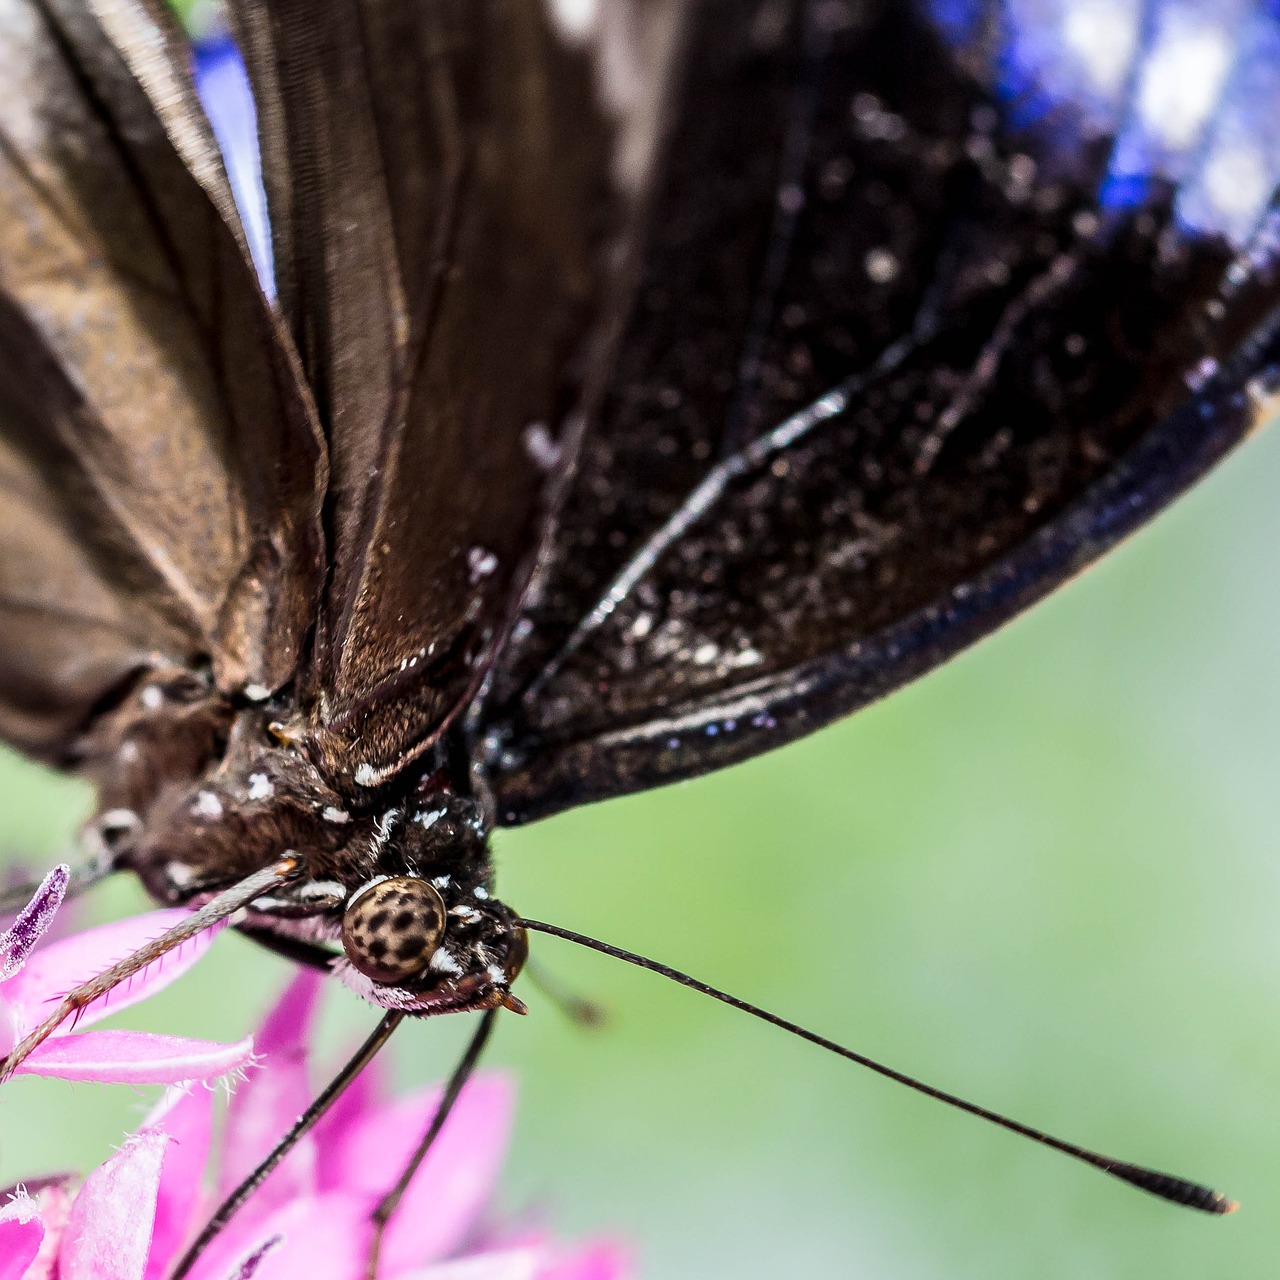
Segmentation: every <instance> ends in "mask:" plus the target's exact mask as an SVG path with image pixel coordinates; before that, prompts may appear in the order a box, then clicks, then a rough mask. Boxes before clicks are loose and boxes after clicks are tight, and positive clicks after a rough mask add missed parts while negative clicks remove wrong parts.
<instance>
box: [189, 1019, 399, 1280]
mask: <svg viewBox="0 0 1280 1280" xmlns="http://www.w3.org/2000/svg"><path fill="white" fill-rule="evenodd" d="M403 1020H404V1014H403V1013H401V1012H400V1011H399V1010H396V1009H392V1010H391V1011H390V1012H389V1013H387V1014H385V1015H384V1016H383V1018H382V1019H381V1021H380V1022H379V1023H378V1025H377V1026H376V1027H374V1029H373V1031H372V1032H371V1033H370V1035H369V1038H368V1039H367V1040H366V1041H365V1042H364V1044H362V1045H361V1046H360V1048H358V1049H357V1050H356V1051H355V1053H354V1054H353V1055H352V1057H351V1059H350V1061H348V1062H347V1063H346V1064H345V1065H344V1066H343V1068H342V1070H341V1071H339V1072H338V1074H337V1075H336V1076H334V1078H333V1079H332V1080H330V1081H329V1083H328V1085H326V1086H325V1089H324V1091H323V1092H322V1093H321V1094H320V1095H319V1097H317V1098H316V1100H315V1101H314V1102H313V1103H312V1104H311V1105H310V1106H309V1107H308V1108H307V1109H306V1110H305V1111H304V1112H303V1113H302V1114H301V1115H300V1116H299V1117H298V1118H297V1119H296V1120H295V1121H294V1122H293V1124H292V1125H290V1127H289V1130H288V1132H287V1133H285V1134H284V1136H283V1137H281V1139H280V1141H279V1142H277V1143H276V1145H275V1146H274V1147H272V1148H271V1150H270V1151H268V1152H267V1154H266V1155H265V1156H264V1157H263V1158H262V1161H261V1163H260V1164H259V1165H258V1167H257V1168H256V1169H254V1170H253V1171H252V1172H251V1173H250V1174H249V1176H248V1177H247V1178H245V1180H244V1181H243V1182H242V1183H241V1184H240V1185H239V1186H238V1187H237V1188H236V1189H235V1190H234V1191H233V1192H232V1193H231V1194H230V1195H229V1196H228V1197H227V1198H226V1199H225V1200H224V1201H223V1202H222V1203H221V1204H220V1205H219V1206H218V1207H217V1209H216V1210H215V1211H214V1214H213V1217H211V1218H210V1219H209V1221H208V1222H207V1223H205V1225H204V1229H203V1230H202V1231H201V1232H200V1234H199V1235H198V1236H196V1238H195V1240H194V1241H193V1242H192V1244H191V1247H190V1248H189V1249H188V1250H187V1251H186V1253H184V1254H183V1255H182V1257H181V1258H180V1259H179V1260H178V1265H177V1266H176V1267H175V1268H174V1269H173V1272H172V1274H171V1275H170V1277H169V1280H183V1277H184V1276H185V1275H186V1274H187V1273H188V1272H189V1271H190V1270H191V1268H192V1267H194V1266H195V1264H196V1263H197V1262H199V1261H200V1255H201V1254H202V1253H203V1252H204V1251H205V1250H206V1249H207V1248H208V1247H209V1245H210V1244H211V1243H212V1242H213V1240H214V1239H215V1238H216V1237H217V1235H218V1233H219V1232H220V1231H221V1230H222V1229H223V1227H225V1226H226V1225H227V1223H228V1222H230V1221H231V1219H232V1218H233V1217H235V1215H236V1214H237V1213H239V1211H240V1209H241V1208H242V1207H243V1205H244V1202H245V1201H246V1200H248V1198H249V1197H250V1196H251V1195H253V1193H254V1192H255V1191H256V1190H257V1189H258V1188H259V1187H260V1186H261V1185H262V1184H263V1182H265V1181H266V1179H267V1177H268V1176H269V1175H270V1173H271V1171H272V1170H273V1169H274V1168H275V1167H276V1165H278V1164H279V1163H280V1161H281V1160H283V1159H284V1158H285V1156H287V1155H288V1154H289V1152H290V1151H292V1150H293V1148H294V1147H296V1146H297V1145H298V1142H299V1141H300V1140H301V1139H302V1138H304V1137H305V1136H306V1135H307V1134H308V1133H309V1132H310V1131H311V1130H312V1129H313V1128H314V1127H315V1125H316V1123H317V1121H319V1120H320V1118H321V1117H322V1116H323V1115H324V1113H325V1112H326V1111H328V1110H329V1108H330V1107H331V1106H333V1104H334V1103H335V1102H336V1101H337V1100H338V1097H339V1096H340V1095H341V1094H342V1092H343V1091H344V1090H345V1089H346V1087H347V1086H348V1085H349V1084H350V1083H351V1082H352V1081H353V1080H354V1079H355V1078H356V1076H358V1075H359V1074H360V1072H362V1071H363V1070H364V1069H365V1067H367V1066H368V1065H369V1063H370V1062H371V1061H372V1060H373V1058H374V1056H375V1055H376V1054H377V1052H378V1051H379V1050H380V1049H381V1048H382V1046H383V1045H384V1044H386V1043H387V1041H388V1040H389V1039H390V1038H391V1033H392V1032H393V1031H394V1030H395V1029H396V1028H397V1027H398V1026H399V1025H400V1023H401V1022H402V1021H403Z"/></svg>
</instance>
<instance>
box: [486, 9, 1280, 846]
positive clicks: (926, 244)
mask: <svg viewBox="0 0 1280 1280" xmlns="http://www.w3.org/2000/svg"><path fill="white" fill-rule="evenodd" d="M1070 7H1071V6H1070V5H1069V4H1065V3H1064V4H1062V5H1057V4H1053V3H1050V4H1047V5H1044V6H1039V8H1038V9H1036V10H1035V13H1033V14H1032V15H1031V17H1030V18H1026V19H1024V27H1022V28H1019V27H1018V26H1017V24H1016V23H1015V22H1014V20H1013V19H1012V18H1009V17H1008V16H1007V15H1008V14H1010V13H1016V12H1017V7H1014V6H995V5H986V6H981V5H979V4H977V3H974V4H963V3H962V4H948V5H943V4H938V5H936V6H928V7H926V6H924V5H920V6H916V7H913V6H910V5H907V4H901V3H897V4H890V3H886V4H883V5H852V4H849V5H844V4H841V3H838V2H836V3H829V2H827V0H822V2H821V3H813V4H804V3H799V2H795V3H791V4H789V5H780V4H777V3H774V2H773V0H769V2H767V3H765V2H759V0H722V2H719V3H711V2H709V3H703V4H699V5H695V6H693V8H692V10H691V15H690V33H689V35H688V38H687V40H686V43H685V55H684V62H683V73H682V77H681V78H680V79H679V81H678V83H676V84H675V86H674V87H673V90H672V93H673V95H674V97H675V105H674V108H673V111H674V115H673V123H672V126H671V129H670V131H669V136H668V140H667V144H666V150H665V159H664V160H663V161H661V163H660V167H659V170H658V176H657V179H656V187H655V192H654V203H653V213H652V219H651V222H650V230H649V233H648V240H647V247H646V249H645V251H644V255H643V262H642V266H641V270H640V273H639V280H638V286H637V288H636V291H635V295H634V300H633V303H632V307H631V311H630V318H629V320H628V321H627V325H626V328H625V331H624V337H623V339H622V341H621V343H620V346H619V349H618V357H617V360H616V363H615V366H614V369H613V372H612V374H611V377H610V379H609V382H608V385H607V390H606V392H605V394H604V397H603V400H602V404H601V407H600V410H599V412H598V414H597V415H596V416H595V418H594V420H593V422H592V423H591V425H590V427H589V430H588V433H587V436H586V439H585V441H584V444H583V447H582V452H581V456H580V460H579V465H578V469H577V472H576V478H575V481H574V484H573V487H572V490H571V492H570V493H569V496H568V498H567V500H566V503H565V505H564V508H563V511H562V513H561V518H560V523H559V528H558V531H557V534H556V538H555V542H554V545H553V547H552V549H551V551H550V554H549V555H548V556H547V558H546V560H545V563H544V564H543V565H542V567H541V569H540V571H539V574H538V575H537V577H536V579H535V583H534V587H533V590H532V591H531V593H530V596H529V599H528V604H527V607H526V613H525V616H524V617H523V618H522V620H521V623H520V624H519V626H518V627H517V629H516V631H515V632H514V636H513V644H512V646H511V647H510V649H509V650H508V652H507V653H506V654H504V655H503V658H502V660H501V663H500V666H499V670H498V671H497V673H496V678H495V680H494V682H493V686H492V689H491V692H490V696H489V701H488V703H487V704H486V706H485V708H484V710H483V712H482V714H481V715H480V716H478V717H477V721H476V722H477V725H478V730H477V731H478V733H479V734H480V735H481V736H482V737H481V741H480V742H479V743H478V746H479V748H480V751H481V753H482V758H483V759H484V760H485V765H484V768H485V769H486V771H487V773H488V775H489V778H490V782H491V785H492V787H493V790H494V793H495V796H496V800H497V805H498V814H499V820H500V821H502V822H504V823H508V824H510V823H518V822H522V821H527V820H530V819H532V818H536V817H540V816H542V815H545V814H547V813H550V812H554V811H555V810H557V809H560V808H563V807H566V806H568V805H571V804H575V803H580V802H582V801H585V800H591V799H598V798H602V797H606V796H610V795H615V794H620V793H624V792H628V791H632V790H636V789H638V788H642V787H648V786H653V785H656V784H659V783H662V782H666V781H670V780H674V779H677V778H683V777H688V776H690V775H694V774H698V773H701V772H704V771H706V770H709V769H712V768H715V767H718V766H720V765H723V764H728V763H732V762H734V761H737V760H741V759H744V758H745V757H747V756H750V755H753V754H756V753H758V752H760V751H762V750H765V749H767V748H769V747H772V746H775V745H777V744H780V743H782V742H785V741H788V740H790V739H793V738H795V737H797V736H799V735H801V734H803V733H806V732H808V731H810V730H812V729H814V728H817V727H819V726H820V725H822V724H825V723H827V722H829V721H831V720H832V719H834V718H835V717H837V716H840V715H843V714H845V713H846V712H848V711H851V710H853V709H855V708H856V707H859V706H861V705H863V704H865V703H867V702H869V701H871V700H872V699H874V698H877V697H879V696H881V695H883V694H884V693H887V692H888V691H890V690H891V689H893V688H894V687H896V686H898V685H900V684H901V683H903V682H904V681H906V680H909V679H911V678H913V677H915V676H917V675H920V674H921V673H923V672H925V671H927V670H929V669H930V668H931V667H933V666H935V665H936V664H938V663H939V662H941V661H943V660H945V659H946V658H947V657H948V656H950V655H951V654H953V653H955V652H956V651H957V650H958V649H960V648H962V647H963V646H965V645H967V644H970V643H972V642H973V641H974V640H976V639H977V638H979V637H980V636H982V635H984V634H986V633H987V632H989V631H990V630H991V629H992V628H994V627H996V626H997V625H999V624H1000V623H1001V622H1003V621H1004V620H1006V619H1007V618H1009V617H1011V616H1012V615H1014V614H1015V613H1017V612H1019V611H1020V610H1021V609H1023V608H1025V607H1026V606H1027V605H1029V604H1030V603H1032V602H1033V601H1034V600H1036V599H1037V598H1039V597H1040V596H1042V595H1044V594H1045V593H1046V592H1047V591H1048V590H1050V589H1051V588H1052V587H1053V586H1055V585H1056V584H1057V583H1059V582H1061V581H1062V580H1063V579H1065V578H1066V577H1068V576H1070V575H1071V574H1072V573H1074V572H1075V571H1076V570H1078V569H1079V568H1080V567H1081V566H1083V565H1084V564H1086V563H1087V562H1088V561H1090V560H1091V559H1093V558H1094V557H1095V556H1097V555H1098V554H1100V553H1101V552H1102V551H1103V550H1105V549H1106V548H1107V547H1108V546H1109V545H1111V544H1112V543H1113V542H1115V541H1116V540H1117V539H1118V538H1119V537H1120V536H1122V535H1123V534H1124V533H1126V532H1128V531H1129V530H1131V529H1132V528H1134V527H1135V526H1136V525H1138V524H1140V523H1141V522H1143V521H1144V520H1146V519H1147V518H1149V517H1150V516H1151V515H1152V514H1153V513H1154V512H1155V511H1157V510H1158V509H1159V508H1160V507H1161V506H1163V505H1164V504H1165V503H1166V502H1168V501H1169V500H1170V499H1171V498H1173V497H1174V496H1175V495H1176V494H1177V493H1178V492H1180V491H1181V490H1182V489H1184V488H1185V487H1186V486H1187V485H1188V484H1190V483H1191V482H1192V481H1193V480H1194V479H1195V478H1196V477H1197V476H1199V475H1200V474H1201V473H1202V472H1203V471H1204V470H1205V469H1206V468H1207V467H1208V466H1210V465H1211V464H1212V463H1213V462H1214V461H1215V460H1216V459H1218V458H1219V457H1220V456H1221V455H1222V454H1223V452H1224V451H1225V450H1226V449H1227V448H1228V447H1229V446H1230V445H1232V444H1233V443H1235V442H1236V441H1237V440H1238V439H1239V438H1240V437H1241V436H1242V435H1243V434H1245V433H1246V432H1247V431H1248V430H1249V428H1250V427H1251V426H1253V425H1255V424H1256V423H1258V422H1259V421H1260V420H1261V418H1262V417H1263V416H1264V414H1265V412H1266V403H1267V401H1268V398H1269V397H1272V398H1273V397H1274V388H1275V386H1276V382H1277V372H1276V371H1277V365H1278V364H1280V265H1278V264H1280V251H1278V248H1277V246H1278V245H1280V217H1278V216H1277V212H1276V201H1275V186H1276V182H1277V176H1278V175H1280V154H1278V153H1277V148H1276V144H1275V142H1274V137H1275V127H1274V125H1275V119H1276V118H1277V115H1276V113H1277V111H1280V32H1277V30H1276V20H1275V18H1274V8H1273V7H1272V8H1271V9H1270V10H1268V9H1267V7H1266V6H1263V5H1258V6H1249V5H1240V6H1236V9H1235V11H1234V16H1231V15H1228V13H1227V10H1228V9H1230V6H1227V7H1226V8H1225V9H1224V8H1223V7H1221V6H1213V5H1206V6H1204V7H1203V8H1204V13H1203V14H1202V15H1201V16H1202V18H1203V19H1204V21H1206V22H1213V21H1220V22H1221V23H1224V24H1226V33H1227V35H1228V37H1229V39H1230V40H1231V42H1232V48H1233V55H1232V60H1231V62H1230V65H1229V66H1228V68H1227V69H1226V70H1225V71H1224V73H1223V75H1222V77H1221V79H1220V80H1219V81H1218V82H1217V83H1216V85H1215V86H1214V87H1213V94H1212V95H1206V107H1205V110H1204V113H1203V119H1200V120H1196V119H1194V118H1193V119H1192V121H1191V126H1190V128H1189V129H1188V128H1187V127H1184V128H1183V129H1182V133H1181V134H1178V135H1177V136H1176V137H1175V136H1174V134H1175V133H1176V130H1174V128H1173V125H1172V123H1171V120H1172V118H1173V115H1175V114H1176V113H1169V114H1168V115H1167V116H1165V117H1161V116H1160V115H1159V113H1158V112H1152V111H1151V110H1150V107H1149V104H1148V103H1147V100H1146V99H1145V98H1144V97H1143V96H1142V94H1143V86H1144V84H1145V83H1146V81H1144V78H1143V77H1144V75H1145V74H1146V72H1147V69H1148V65H1149V64H1152V65H1154V61H1155V59H1156V58H1157V57H1158V56H1160V54H1161V46H1160V45H1159V43H1158V42H1159V39H1160V27H1159V21H1158V19H1159V15H1160V13H1161V12H1162V11H1163V10H1164V9H1166V8H1169V9H1172V8H1173V7H1174V6H1171V5H1170V6H1162V5H1155V6H1147V7H1148V8H1149V9H1151V10H1152V12H1153V14H1154V15H1155V19H1156V20H1155V21H1154V22H1152V23H1150V24H1148V25H1146V26H1142V27H1138V28H1135V33H1134V46H1133V49H1132V52H1131V53H1129V54H1128V55H1127V56H1126V59H1124V60H1122V61H1121V63H1120V65H1119V66H1118V67H1114V66H1109V64H1108V63H1107V59H1106V58H1105V57H1101V60H1100V61H1097V60H1096V61H1095V62H1094V63H1089V62H1087V61H1085V62H1083V63H1082V62H1081V61H1080V60H1079V58H1078V57H1077V53H1078V51H1076V50H1073V49H1072V48H1070V47H1069V46H1068V45H1065V44H1064V42H1063V41H1062V40H1061V39H1059V40H1058V43H1057V45H1056V46H1055V45H1054V44H1053V39H1054V37H1055V36H1058V35H1060V33H1059V32H1056V31H1055V30H1053V29H1052V26H1051V19H1052V18H1053V15H1055V14H1058V16H1059V17H1061V18H1065V15H1066V14H1067V12H1068V10H1069V9H1070ZM1023 8H1024V9H1025V8H1026V7H1023ZM1181 8H1182V9H1184V10H1185V9H1186V8H1187V6H1185V5H1184V6H1181ZM1141 9H1142V6H1140V5H1125V4H1118V5H1117V6H1116V15H1115V16H1116V17H1117V18H1118V19H1120V20H1121V21H1120V29H1121V30H1122V31H1123V19H1124V16H1125V14H1127V13H1131V12H1132V13H1136V12H1137V11H1138V10H1141ZM1059 11H1061V12H1059ZM934 12H936V14H937V15H938V16H937V20H936V21H935V20H934V19H933V18H932V17H931V13H934ZM1028 12H1029V11H1028ZM1215 13H1216V14H1219V15H1224V16H1221V18H1220V19H1215V18H1214V17H1213V16H1212V15H1213V14H1215ZM1037 15H1039V16H1038V17H1037ZM1269 15H1271V16H1269ZM1148 16H1150V15H1148ZM1184 16H1185V15H1184ZM1135 21H1138V19H1137V18H1135ZM1036 22H1040V23H1041V29H1038V30H1037V29H1035V24H1036ZM1025 24H1030V27H1031V28H1032V29H1030V30H1028V29H1026V25H1025ZM1113 26H1114V24H1113ZM1219 34H1221V33H1219ZM1143 41H1146V43H1145V44H1144V43H1143ZM1117 47H1119V48H1120V49H1121V50H1122V51H1123V49H1124V46H1123V44H1121V45H1119V46H1116V45H1115V44H1114V43H1112V44H1111V45H1109V46H1107V49H1106V50H1103V49H1101V48H1100V47H1097V48H1094V50H1093V53H1094V55H1095V56H1100V55H1101V54H1102V53H1104V52H1109V53H1111V54H1114V52H1115V49H1116V48H1117ZM1081 56H1083V55H1081ZM1073 58H1075V59H1076V61H1073ZM1110 61H1111V63H1114V62H1115V61H1116V60H1115V58H1114V57H1112V58H1111V59H1110ZM1108 68H1109V69H1108ZM1156 69H1157V70H1161V71H1164V70H1166V69H1167V67H1157V68H1156ZM1104 70H1106V71H1107V75H1109V76H1110V77H1111V81H1109V82H1108V83H1103V81H1106V80H1107V76H1106V75H1104V74H1103V71H1104ZM1112 82H1113V84H1112ZM1194 88H1195V89H1196V90H1197V91H1199V90H1200V89H1202V88H1203V86H1194ZM1215 95H1216V96H1215ZM1214 103H1216V106H1213V104H1214ZM1211 107H1212V109H1210V108H1211ZM1144 112H1145V114H1144ZM1162 129H1163V130H1165V132H1164V133H1162V132H1161V130H1162ZM1188 133H1189V135H1190V136H1189V137H1188V136H1184V135H1187V134H1188ZM1162 147H1163V150H1162V149H1161V148H1162ZM1144 148H1145V149H1144ZM1135 156H1136V157H1137V159H1135ZM1215 164H1218V165H1219V170H1220V171H1215V170H1214V169H1213V166H1214V165H1215ZM1232 164H1234V165H1235V166H1236V169H1235V170H1234V172H1235V173H1236V175H1237V177H1239V175H1240V174H1241V173H1242V172H1245V171H1247V172H1248V173H1249V176H1250V180H1251V181H1252V183H1253V186H1252V189H1251V190H1249V192H1248V194H1245V195H1242V194H1241V192H1242V191H1245V189H1246V187H1247V184H1245V183H1241V182H1239V181H1237V182H1236V183H1235V184H1234V185H1232V184H1231V183H1227V184H1226V185H1225V186H1224V185H1222V183H1221V182H1220V181H1218V180H1219V179H1221V177H1222V175H1223V174H1224V173H1226V172H1228V171H1231V165H1232ZM1250 165H1252V168H1250V167H1249V166H1250ZM1215 182H1216V183H1217V185H1215ZM1269 210H1270V211H1269ZM1274 407H1275V406H1274V403H1273V404H1272V405H1271V408H1272V411H1274Z"/></svg>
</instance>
